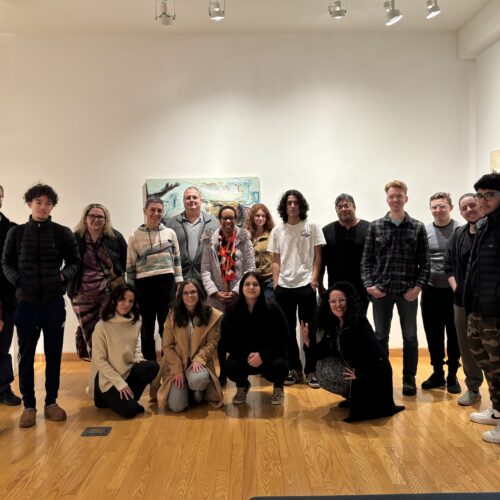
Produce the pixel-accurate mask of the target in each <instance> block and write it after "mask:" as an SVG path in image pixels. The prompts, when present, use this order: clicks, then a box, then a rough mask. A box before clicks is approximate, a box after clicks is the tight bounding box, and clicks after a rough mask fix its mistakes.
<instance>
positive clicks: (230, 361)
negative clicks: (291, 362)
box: [221, 271, 288, 405]
mask: <svg viewBox="0 0 500 500" xmlns="http://www.w3.org/2000/svg"><path fill="white" fill-rule="evenodd" d="M263 287H264V280H263V279H262V277H261V276H260V275H259V274H258V273H256V272H253V271H251V272H248V273H245V274H244V275H243V277H242V278H241V281H240V292H239V295H238V299H237V301H236V303H235V304H233V305H232V306H231V307H229V308H228V309H227V312H226V314H225V315H224V318H223V319H222V326H221V335H222V339H223V341H224V345H225V346H226V349H227V351H228V352H229V357H228V358H227V360H226V371H227V376H228V377H229V379H231V380H233V381H234V382H235V383H236V394H235V396H234V397H233V404H234V405H238V404H243V403H245V402H246V398H247V394H248V391H249V389H250V382H249V380H248V376H249V375H256V374H258V373H260V374H262V375H263V376H264V378H266V379H267V380H269V381H270V382H272V383H273V384H274V389H273V395H272V397H271V403H272V404H275V405H278V404H282V403H283V400H284V393H283V382H284V381H285V378H286V376H287V374H288V327H287V323H286V318H285V315H284V314H283V311H282V310H281V309H280V307H279V306H278V304H277V303H276V302H274V301H269V302H267V301H266V299H265V296H264V290H263Z"/></svg>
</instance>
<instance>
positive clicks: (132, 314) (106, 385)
mask: <svg viewBox="0 0 500 500" xmlns="http://www.w3.org/2000/svg"><path fill="white" fill-rule="evenodd" d="M140 334H141V318H140V315H139V306H138V305H137V299H136V291H135V288H134V287H133V286H131V285H126V284H125V285H118V286H117V287H116V288H115V289H114V290H113V291H112V292H111V294H110V296H109V299H108V302H107V304H106V305H105V307H104V309H103V311H102V319H101V320H100V321H99V322H98V323H97V324H96V326H95V329H94V335H93V338H94V342H93V346H94V348H93V353H92V361H91V365H90V367H91V368H90V384H89V390H90V395H91V396H92V397H93V398H94V403H95V405H96V406H97V407H98V408H111V409H112V410H113V411H114V412H115V413H118V415H120V416H122V417H125V418H133V417H135V416H136V415H137V414H139V413H143V412H144V408H143V406H141V405H140V404H139V403H138V401H139V399H140V398H141V395H142V393H143V392H144V389H145V388H146V386H147V385H148V384H150V383H151V381H152V380H153V379H154V378H155V377H156V374H157V373H158V369H159V366H158V363H157V362H156V361H145V360H144V358H143V356H142V352H141V337H140Z"/></svg>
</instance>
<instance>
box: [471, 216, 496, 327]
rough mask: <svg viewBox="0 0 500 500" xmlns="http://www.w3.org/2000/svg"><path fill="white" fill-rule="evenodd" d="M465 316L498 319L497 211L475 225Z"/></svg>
mask: <svg viewBox="0 0 500 500" xmlns="http://www.w3.org/2000/svg"><path fill="white" fill-rule="evenodd" d="M464 305H465V310H466V312H467V314H469V313H471V312H472V313H479V314H481V316H483V317H486V318H488V317H500V208H499V209H497V210H495V211H494V212H492V213H491V214H489V215H487V216H486V217H484V218H482V219H481V220H480V221H479V222H478V223H477V224H476V238H475V240H474V243H473V245H472V250H471V254H470V258H469V265H468V267H467V275H466V277H465V290H464Z"/></svg>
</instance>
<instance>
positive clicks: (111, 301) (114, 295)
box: [101, 283, 141, 323]
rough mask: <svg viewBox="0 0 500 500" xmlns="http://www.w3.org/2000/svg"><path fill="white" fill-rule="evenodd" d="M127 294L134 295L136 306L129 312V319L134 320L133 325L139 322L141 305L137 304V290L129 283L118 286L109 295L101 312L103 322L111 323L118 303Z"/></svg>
mask: <svg viewBox="0 0 500 500" xmlns="http://www.w3.org/2000/svg"><path fill="white" fill-rule="evenodd" d="M127 292H131V293H133V294H134V304H133V305H132V309H131V310H130V312H129V317H130V318H132V323H136V322H137V320H138V319H139V318H140V317H141V315H140V314H139V304H138V303H137V289H136V288H135V287H134V286H132V285H129V284H128V283H125V284H123V285H118V286H117V287H116V288H114V289H113V290H112V292H111V293H110V294H109V298H108V300H107V302H106V304H104V307H103V308H102V311H101V318H102V320H103V321H109V320H110V319H111V318H112V317H113V316H114V315H115V312H116V306H117V304H118V302H119V301H120V300H122V299H123V298H124V297H125V294H126V293H127Z"/></svg>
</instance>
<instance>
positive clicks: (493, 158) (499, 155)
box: [490, 149, 500, 173]
mask: <svg viewBox="0 0 500 500" xmlns="http://www.w3.org/2000/svg"><path fill="white" fill-rule="evenodd" d="M490 167H491V171H492V172H497V173H500V149H497V150H495V151H492V152H491V153H490Z"/></svg>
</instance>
